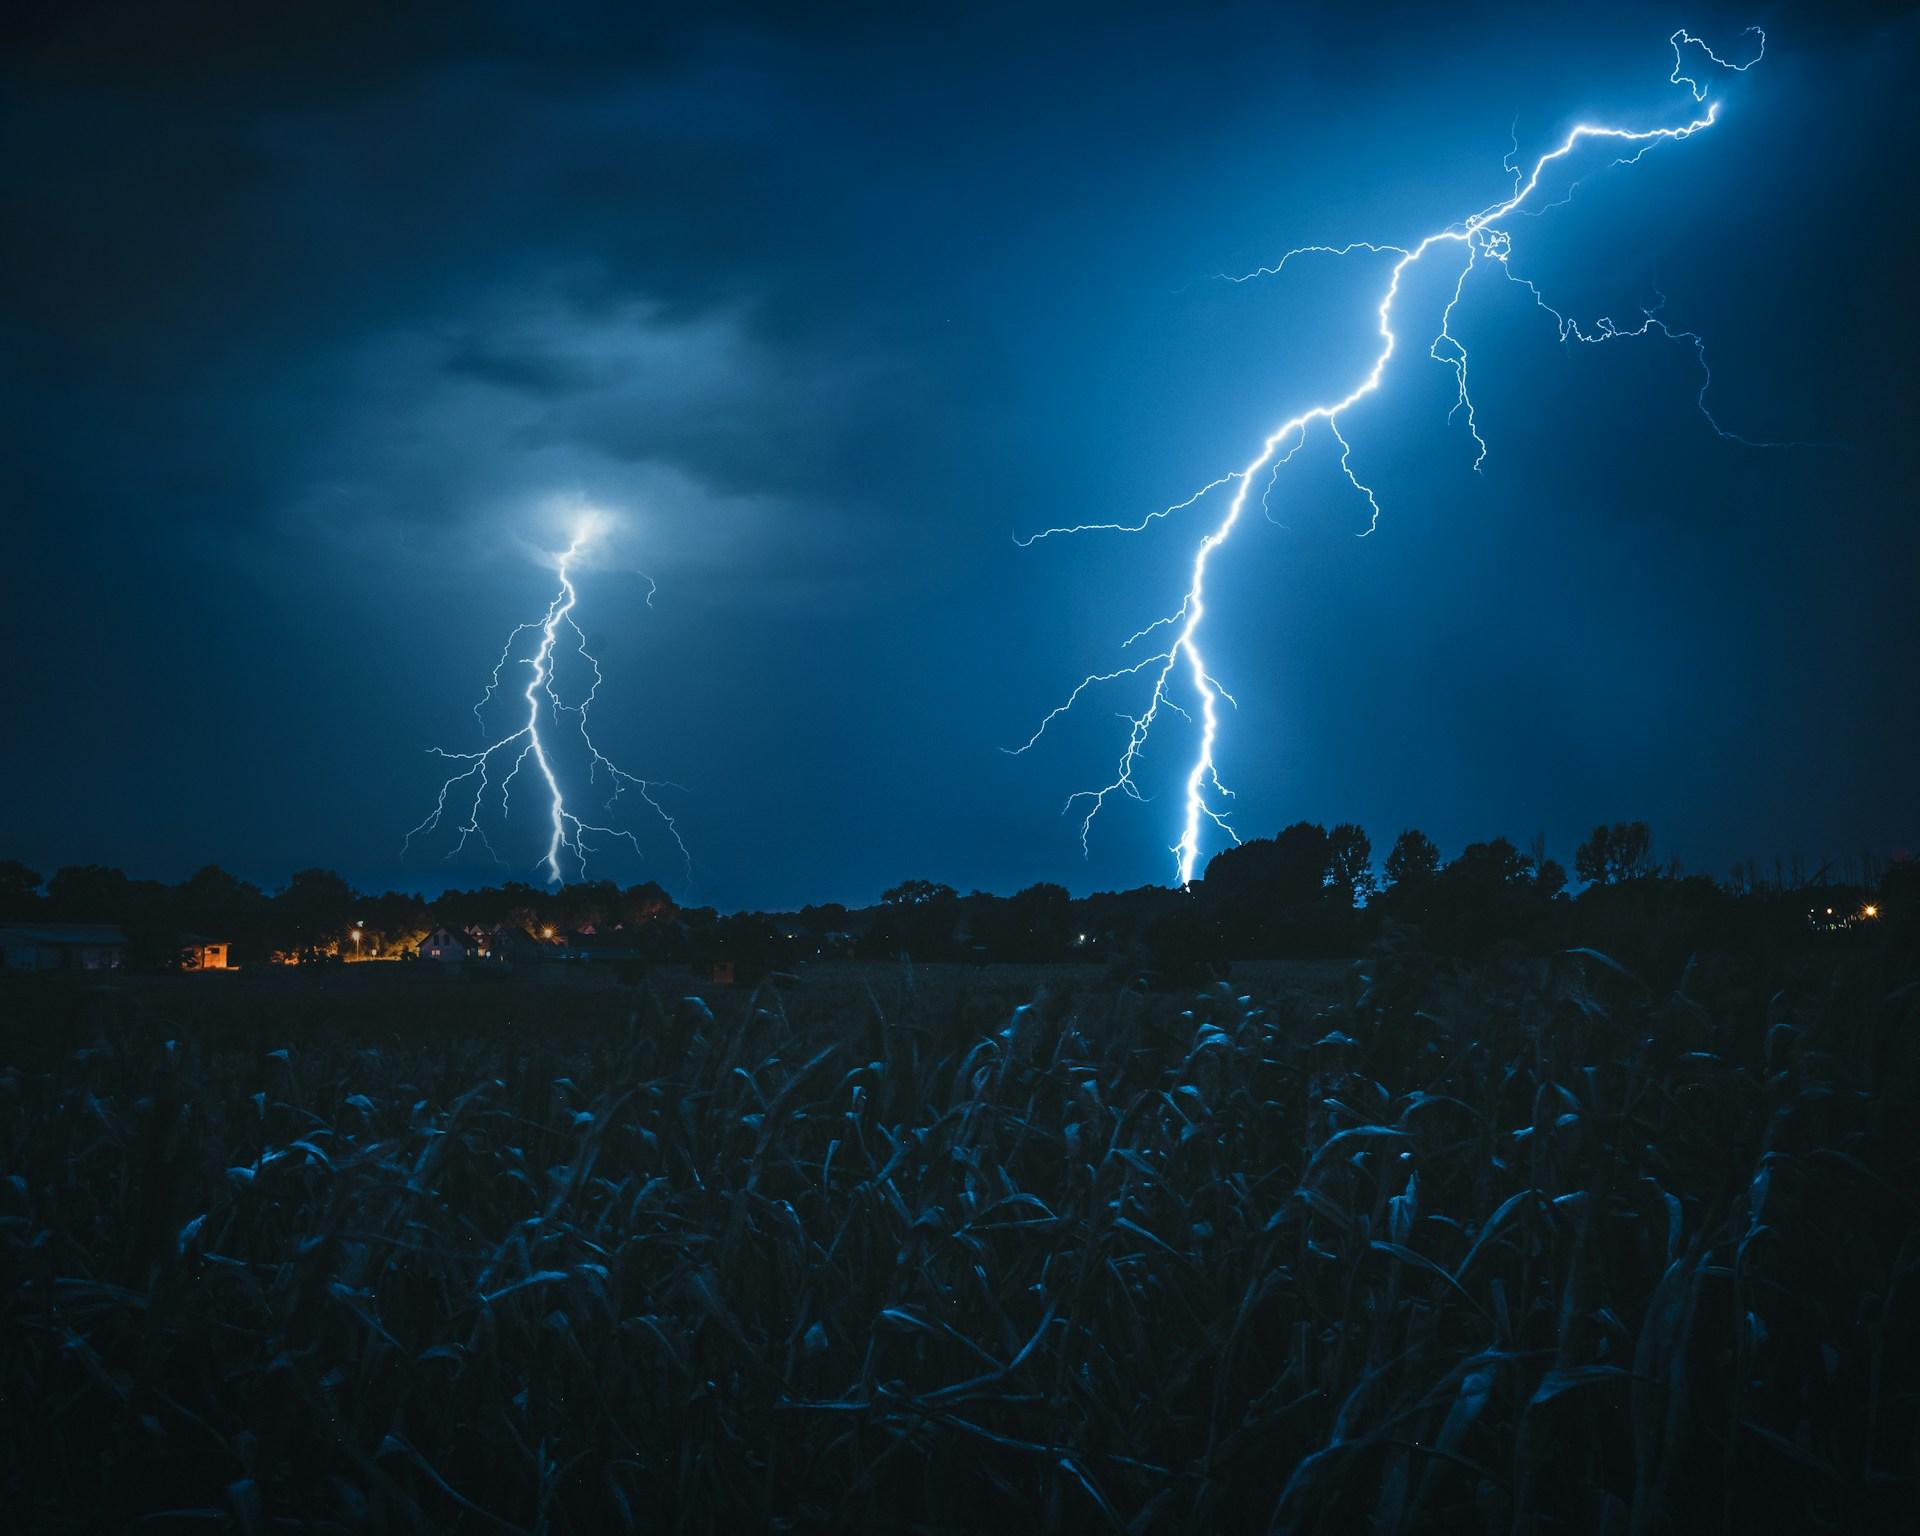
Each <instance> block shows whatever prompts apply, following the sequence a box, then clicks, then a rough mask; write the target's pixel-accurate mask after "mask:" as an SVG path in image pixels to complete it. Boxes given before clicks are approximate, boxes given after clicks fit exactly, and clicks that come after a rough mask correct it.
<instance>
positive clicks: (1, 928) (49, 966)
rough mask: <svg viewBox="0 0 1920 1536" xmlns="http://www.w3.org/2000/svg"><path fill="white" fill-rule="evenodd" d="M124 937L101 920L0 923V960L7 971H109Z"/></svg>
mask: <svg viewBox="0 0 1920 1536" xmlns="http://www.w3.org/2000/svg"><path fill="white" fill-rule="evenodd" d="M126 953H127V936H126V934H125V933H123V932H122V931H121V930H120V929H118V928H114V927H110V926H109V925H107V924H105V923H4V924H0V961H3V962H4V964H5V965H6V968H7V969H8V970H10V971H112V970H117V969H119V967H120V965H121V962H122V961H123V960H125V958H126Z"/></svg>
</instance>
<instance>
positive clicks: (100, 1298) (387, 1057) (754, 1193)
mask: <svg viewBox="0 0 1920 1536" xmlns="http://www.w3.org/2000/svg"><path fill="white" fill-rule="evenodd" d="M1336 991H1337V993H1338V995H1337V996H1334V997H1330V998H1323V999H1321V1000H1320V1001H1319V1002H1317V1003H1314V1002H1309V1001H1303V1000H1302V999H1301V998H1300V997H1298V996H1291V997H1280V998H1277V999H1276V998H1272V997H1262V996H1258V995H1254V994H1253V993H1249V992H1243V991H1240V990H1237V989H1236V988H1234V987H1231V986H1228V985H1224V984H1223V985H1219V986H1215V987H1213V988H1211V989H1208V990H1203V991H1200V992H1197V993H1186V994H1180V995H1175V996H1171V997H1169V996H1165V995H1153V994H1148V993H1144V992H1141V991H1138V990H1134V989H1130V988H1129V989H1120V988H1117V987H1112V986H1108V987H1104V988H1099V987H1094V986H1087V985H1066V984H1058V985H1055V984H1051V983H1048V982H1047V981H1046V980H1044V979H1040V980H1038V984H1037V989H1036V990H1034V991H1033V992H1031V993H1030V994H1028V1000H1027V1001H1025V1002H1021V1003H1019V1004H1018V1005H1017V1006H1015V1005H1013V1003H1012V1000H1011V999H1009V998H1006V997H1005V996H1003V995H1002V992H1001V991H996V990H995V989H994V988H992V987H986V986H975V985H971V984H967V983H965V982H962V981H954V980H952V979H941V980H939V981H938V982H934V981H932V980H929V979H928V978H925V977H916V976H915V975H914V974H913V973H912V972H911V971H905V972H902V971H899V970H896V969H889V970H886V971H884V972H877V973H875V975H874V978H873V985H872V987H871V988H867V989H855V990H847V991H844V992H842V993H839V994H834V995H831V996H824V995H818V994H816V993H814V992H812V991H810V990H809V986H808V984H806V983H799V984H792V983H791V982H790V981H789V980H788V979H786V978H775V979H774V980H773V981H770V982H769V983H767V984H765V985H763V986H761V987H760V988H758V989H757V990H755V991H753V992H752V993H751V994H750V995H748V994H744V993H743V994H739V995H735V996H730V997H727V998H724V999H722V998H719V997H717V996H716V998H715V1004H714V1006H712V1007H710V1006H709V1004H708V1003H707V1002H705V1001H702V1000H701V999H700V998H699V997H694V996H688V997H684V998H675V997H673V996H671V995H670V994H668V995H662V994H660V993H656V992H652V991H641V992H632V991H629V992H625V993H623V994H622V996H621V999H620V1001H619V1004H618V1007H619V1010H620V1014H619V1016H618V1017H616V1018H615V1019H614V1020H613V1021H612V1022H598V1021H576V1022H573V1023H571V1024H570V1023H568V1022H566V1021H564V1020H559V1021H543V1022H541V1023H539V1024H538V1025H528V1024H513V1023H510V1022H506V1021H503V1020H481V1021H476V1022H472V1023H467V1024H463V1023H462V1022H461V1021H460V1018H459V1016H458V1009H457V1008H453V1009H449V1008H446V1007H442V1008H441V1009H440V1010H439V1012H438V1013H437V1014H435V1013H433V1011H432V1010H426V1011H425V1012H424V1013H420V1012H415V1011H412V1010H409V1009H407V1008H405V1007H401V1006H397V1005H386V1006H385V1009H384V1012H380V1011H376V1010H369V1011H367V1012H366V1013H364V1014H361V1015H351V1014H349V1015H346V1016H342V1017H338V1018H335V1019H332V1020H331V1021H329V1022H328V1023H327V1024H326V1026H325V1027H320V1026H318V1025H311V1024H300V1023H297V1022H295V1021H289V1020H284V1019H276V1018H274V1017H273V1015H272V1011H271V1010H263V1012H264V1013H265V1014H266V1017H263V1018H260V1019H256V1020H252V1021H236V1020H232V1019H226V1020H221V1021H217V1022H207V1021H196V1020H194V1019H193V1018H191V1017H187V1018H170V1017H167V1016H166V1013H165V1009H164V1008H162V1009H161V1010H160V1011H159V1013H158V1014H156V1013H155V1011H154V1009H153V1008H151V1007H146V1006H142V1007H138V1008H132V1007H123V1006H119V1005H117V1004H111V1003H110V1004H109V1005H107V1006H103V1007H93V1006H91V1005H88V1006H81V1005H79V1004H75V1003H73V1002H72V1001H71V1000H70V998H69V997H68V994H65V993H57V994H56V993H46V994H40V993H35V994H32V995H31V996H29V995H27V994H24V993H23V994H22V995H21V997H20V998H17V999H16V1001H17V1002H19V1003H20V1006H18V1007H11V1006H10V1007H9V1008H8V1010H7V1012H8V1013H9V1014H10V1015H11V1018H10V1022H8V1023H7V1024H6V1025H5V1026H4V1029H5V1054H4V1058H3V1059H4V1062H5V1066H4V1068H0V1148H3V1149H4V1167H3V1168H0V1255H3V1256H4V1263H5V1266H6V1271H7V1272H6V1275H5V1280H6V1284H5V1287H4V1293H3V1294H4V1307H5V1316H4V1339H5V1347H4V1350H0V1416H3V1418H4V1424H3V1428H4V1433H3V1434H0V1458H4V1473H5V1479H6V1484H7V1487H8V1488H9V1490H11V1492H10V1503H11V1506H12V1508H13V1510H14V1511H15V1516H14V1521H15V1523H14V1524H13V1527H12V1528H14V1529H19V1530H49V1531H56V1530H75V1531H78V1530H102V1529H113V1530H139V1531H147V1530H155V1531H161V1530H168V1529H175V1528H178V1529H186V1528H189V1527H195V1528H207V1527H220V1526H225V1527H229V1528H233V1529H238V1530H241V1531H247V1532H264V1531H268V1530H274V1529H288V1530H314V1531H332V1530H358V1529H367V1528H373V1529H380V1530H389V1531H455V1532H503V1531H504V1532H542V1533H545V1532H556V1533H557V1532H582V1533H584V1532H607V1531H700V1532H705V1531H715V1532H720V1531H725V1532H732V1531H743V1530H758V1529H784V1530H798V1529H816V1528H819V1529H842V1530H914V1531H924V1532H949V1531H951V1532H959V1531H976V1530H1000V1531H1009V1530H1022V1531H1025V1530H1034V1531H1083V1530H1085V1531H1117V1532H1130V1533H1145V1532H1194V1533H1202V1532H1204V1533H1214V1532H1266V1531H1285V1532H1302V1533H1305V1532H1328V1533H1336V1532H1351V1531H1371V1532H1377V1533H1383V1536H1385V1533H1397V1532H1413V1531H1471V1532H1509V1531H1512V1532H1530V1531H1546V1530H1588V1531H1601V1532H1619V1533H1640V1532H1655V1531H1689V1532H1691V1531H1702V1530H1716V1531H1746V1530H1752V1529H1766V1530H1788V1529H1791V1530H1808V1531H1811V1530H1832V1531H1848V1532H1852V1531H1869V1530H1890V1529H1896V1528H1903V1527H1907V1526H1910V1525H1911V1524H1912V1523H1913V1521H1914V1516H1915V1488H1914V1483H1913V1473H1914V1467H1915V1459H1916V1434H1917V1433H1920V1414H1917V1413H1916V1397H1915V1383H1916V1380H1920V1377H1917V1376H1916V1365H1917V1364H1920V1361H1916V1345H1917V1343H1920V1328H1917V1326H1916V1321H1915V1318H1916V1308H1915V1305H1914V1303H1915V1300H1916V1297H1915V1294H1914V1291H1913V1279H1914V1275H1915V1271H1916V1269H1917V1268H1920V1237H1917V1236H1916V1234H1920V1207H1917V1206H1916V1191H1917V1190H1920V1185H1916V1181H1915V1173H1916V1167H1917V1163H1920V1131H1916V1128H1915V1123H1914V1120H1913V1113H1912V1106H1913V1104H1914V1103H1915V1099H1914V1089H1915V1086H1916V1063H1917V1061H1920V1056H1917V1054H1916V1047H1915V1040H1916V1035H1915V1029H1916V1025H1917V1024H1920V1019H1917V1018H1916V1014H1917V1013H1920V991H1916V989H1915V988H1914V987H1912V986H1908V987H1906V988H1904V989H1889V988H1887V987H1886V986H1884V985H1883V984H1882V983H1880V982H1879V980H1878V979H1877V976H1876V974H1875V973H1874V972H1873V970H1872V968H1871V967H1866V968H1863V969H1860V970H1858V971H1852V972H1844V973H1841V972H1836V973H1834V974H1831V975H1824V976H1821V977H1820V978H1818V979H1817V980H1816V981H1814V982H1809V983H1808V984H1806V985H1797V986H1789V987H1787V988H1786V989H1785V990H1781V991H1778V992H1774V993H1772V994H1769V993H1768V992H1767V991H1766V989H1765V988H1764V987H1761V986H1759V985H1758V984H1757V983H1756V980H1755V978H1754V977H1752V976H1751V975H1748V974H1745V973H1739V972H1732V971H1727V972H1717V973H1715V974H1714V975H1712V976H1707V975H1702V974H1698V973H1695V972H1691V971H1690V972H1689V975H1688V976H1687V977H1686V978H1685V979H1684V980H1683V981H1682V982H1681V984H1680V985H1679V987H1678V988H1677V989H1675V990H1672V991H1670V992H1669V991H1666V990H1664V989H1650V988H1648V987H1647V986H1644V985H1642V984H1641V983H1640V982H1639V981H1638V980H1636V979H1635V978H1634V977H1632V976H1630V975H1628V974H1626V973H1625V972H1624V971H1623V970H1621V968H1620V967H1618V966H1616V965H1615V964H1614V963H1613V962H1612V961H1610V960H1608V959H1607V958H1606V957H1605V956H1602V955H1599V954H1596V953H1593V952H1583V951H1575V952H1571V953H1567V954H1563V955H1558V956H1555V957H1553V958H1550V959H1547V960H1542V961H1537V962H1536V961H1529V962H1524V963H1523V962H1517V961H1509V962H1504V963H1497V964H1489V965H1488V966H1486V967H1483V968H1480V969H1478V970H1473V971H1467V972H1456V971H1450V970H1443V969H1440V968H1436V967H1434V966H1432V965H1430V964H1425V963H1423V962H1421V961H1420V959H1419V958H1418V957H1415V956H1403V955H1400V954H1397V953H1393V952H1383V953H1381V954H1378V955H1375V956H1373V957H1371V958H1370V959H1368V960H1366V961H1364V962H1361V963H1359V964H1356V965H1355V966H1354V967H1353V968H1352V969H1351V971H1350V972H1349V973H1348V974H1347V975H1346V976H1345V978H1344V981H1343V982H1341V983H1339V984H1338V986H1337V988H1336ZM177 995H185V994H177ZM36 998H41V999H43V1001H42V1002H40V1003H36V1002H35V999H36ZM561 1006H562V1007H563V1009H564V1007H565V1006H568V1005H566V1004H562V1005H561Z"/></svg>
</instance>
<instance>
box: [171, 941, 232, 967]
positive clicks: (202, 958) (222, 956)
mask: <svg viewBox="0 0 1920 1536" xmlns="http://www.w3.org/2000/svg"><path fill="white" fill-rule="evenodd" d="M229 947H230V946H229V945H228V943H227V941H226V940H225V939H209V938H205V937H203V936H202V935H200V934H197V933H190V934H188V935H187V936H186V937H185V938H183V939H182V940H181V941H180V969H181V970H183V971H224V970H226V969H227V950H228V948H229Z"/></svg>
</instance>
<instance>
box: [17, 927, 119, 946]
mask: <svg viewBox="0 0 1920 1536" xmlns="http://www.w3.org/2000/svg"><path fill="white" fill-rule="evenodd" d="M0 938H4V939H7V940H10V941H11V942H13V943H15V944H124V943H126V942H127V936H126V933H125V932H124V931H123V930H121V929H119V928H116V927H114V926H113V925H112V924H111V923H0Z"/></svg>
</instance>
